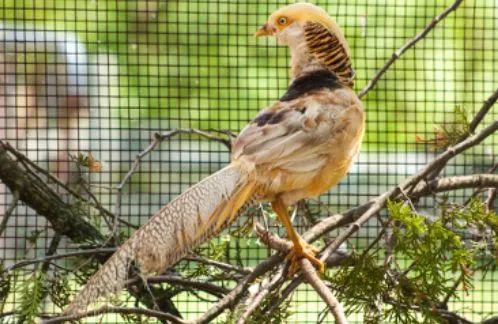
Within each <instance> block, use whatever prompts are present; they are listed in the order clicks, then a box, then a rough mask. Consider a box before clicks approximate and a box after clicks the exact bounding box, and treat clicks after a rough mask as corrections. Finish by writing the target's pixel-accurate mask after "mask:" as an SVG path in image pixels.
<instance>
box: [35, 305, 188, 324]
mask: <svg viewBox="0 0 498 324" xmlns="http://www.w3.org/2000/svg"><path fill="white" fill-rule="evenodd" d="M109 313H115V314H125V315H145V316H148V317H155V318H157V319H160V320H164V321H169V322H172V323H180V324H184V323H188V322H187V321H184V320H182V319H181V318H178V317H176V316H173V315H171V314H168V313H164V312H160V311H157V310H152V309H145V308H136V307H135V308H133V307H130V308H127V307H117V306H103V307H101V308H98V309H94V310H91V311H88V312H83V313H78V314H74V315H69V316H60V317H56V318H51V319H46V320H43V321H42V323H44V324H55V323H64V322H68V321H75V320H79V319H82V318H86V317H93V316H97V315H102V314H109Z"/></svg>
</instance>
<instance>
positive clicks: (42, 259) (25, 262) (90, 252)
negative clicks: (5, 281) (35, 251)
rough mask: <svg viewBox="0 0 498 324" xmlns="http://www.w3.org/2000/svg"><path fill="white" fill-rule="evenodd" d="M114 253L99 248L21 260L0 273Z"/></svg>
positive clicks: (107, 249) (108, 249) (114, 249)
mask: <svg viewBox="0 0 498 324" xmlns="http://www.w3.org/2000/svg"><path fill="white" fill-rule="evenodd" d="M115 251H116V248H99V249H92V250H83V251H77V252H69V253H64V254H55V255H49V256H44V257H40V258H36V259H31V260H23V261H19V262H17V263H14V264H13V265H11V266H8V267H6V268H5V269H4V270H3V272H1V273H5V272H7V273H8V272H10V271H12V270H14V269H18V268H22V267H26V266H28V265H31V264H37V263H43V262H47V261H52V260H58V259H64V258H70V257H75V256H83V255H95V254H111V253H114V252H115ZM1 273H0V274H1Z"/></svg>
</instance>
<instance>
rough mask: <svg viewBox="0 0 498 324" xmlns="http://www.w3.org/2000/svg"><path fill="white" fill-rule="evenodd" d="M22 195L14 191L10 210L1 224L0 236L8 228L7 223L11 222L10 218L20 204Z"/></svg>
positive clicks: (6, 212)
mask: <svg viewBox="0 0 498 324" xmlns="http://www.w3.org/2000/svg"><path fill="white" fill-rule="evenodd" d="M20 196H21V195H20V194H19V191H18V190H14V191H13V192H12V202H11V203H10V206H9V208H8V209H7V210H6V211H5V214H4V215H3V218H2V222H1V223H0V236H2V233H3V231H5V228H6V227H7V222H8V221H9V218H10V216H11V215H12V213H13V212H14V210H15V209H16V207H17V203H18V202H19V198H20Z"/></svg>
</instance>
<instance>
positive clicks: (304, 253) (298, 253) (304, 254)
mask: <svg viewBox="0 0 498 324" xmlns="http://www.w3.org/2000/svg"><path fill="white" fill-rule="evenodd" d="M316 253H318V249H317V248H315V247H314V246H313V245H310V244H308V243H306V242H305V241H302V240H300V244H297V245H296V244H295V245H294V247H293V248H292V250H291V251H290V252H289V254H288V255H287V257H286V258H285V259H286V260H287V261H289V262H290V267H289V275H290V276H292V275H294V274H295V273H296V272H298V271H299V268H300V267H301V266H300V264H299V261H300V260H301V259H302V258H306V259H308V261H310V262H311V264H312V265H314V266H315V267H316V268H317V270H318V271H319V272H320V273H323V272H324V271H325V265H324V264H323V262H322V261H321V260H320V259H318V258H317V257H315V255H316Z"/></svg>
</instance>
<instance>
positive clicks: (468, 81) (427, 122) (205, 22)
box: [0, 0, 498, 151]
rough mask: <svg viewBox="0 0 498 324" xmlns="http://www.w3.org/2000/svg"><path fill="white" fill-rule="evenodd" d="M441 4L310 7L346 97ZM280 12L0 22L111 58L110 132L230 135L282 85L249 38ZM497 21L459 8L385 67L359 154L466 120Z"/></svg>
mask: <svg viewBox="0 0 498 324" xmlns="http://www.w3.org/2000/svg"><path fill="white" fill-rule="evenodd" d="M449 3H451V1H436V2H434V1H431V0H417V1H396V0H383V1H380V0H379V1H367V0H355V1H338V0H335V1H316V4H318V5H321V6H323V7H325V8H326V9H327V10H328V12H329V13H330V14H331V15H332V16H334V17H336V19H337V21H338V22H339V24H340V25H341V26H342V27H343V28H344V31H345V34H346V37H347V39H348V41H349V43H350V46H351V48H352V57H353V62H354V68H355V70H356V72H357V82H356V89H358V90H359V89H361V88H362V87H363V86H364V85H365V84H366V82H367V81H368V80H369V78H371V77H372V76H373V74H374V72H375V71H376V70H377V69H378V68H379V67H380V66H382V64H383V63H384V62H385V61H386V60H387V59H388V58H389V57H390V56H391V55H392V53H393V52H394V51H395V50H396V48H398V47H400V46H401V45H402V44H403V43H404V42H405V41H407V40H408V39H409V38H411V37H413V36H414V35H415V34H416V33H417V32H418V31H420V30H421V29H422V28H423V27H424V26H425V25H426V24H427V23H428V22H429V21H430V20H431V19H432V17H433V16H435V14H437V13H438V12H440V11H442V9H443V8H444V7H445V6H446V5H448V4H449ZM283 4H286V2H285V1H269V2H262V1H247V0H246V1H225V0H222V1H217V2H210V1H154V0H149V1H135V0H134V1H114V0H113V1H102V0H100V1H81V0H72V1H70V0H67V1H55V0H46V1H35V0H3V5H2V10H0V19H2V20H3V21H11V22H16V23H17V24H22V25H24V26H35V27H38V28H43V29H48V30H60V31H74V32H75V33H76V34H77V36H78V38H79V39H80V40H81V41H83V42H84V43H85V44H86V47H87V50H88V52H89V53H90V54H102V53H105V54H110V55H115V56H116V59H117V61H116V63H115V64H117V71H118V75H119V82H117V84H112V85H110V86H111V92H112V96H111V109H112V113H113V115H112V116H113V117H114V118H116V119H117V120H118V121H119V123H120V125H121V127H139V125H141V124H142V123H143V122H146V121H148V120H156V119H166V120H168V121H169V123H170V125H171V127H180V126H181V127H186V126H188V127H196V128H203V129H210V128H214V129H232V130H238V129H240V128H241V127H242V126H243V125H244V124H245V123H246V122H247V120H249V119H250V118H251V116H254V114H255V113H256V112H257V111H258V110H259V109H261V108H262V107H265V106H267V105H268V104H270V103H271V102H273V101H274V100H275V99H276V98H278V97H279V96H280V95H281V94H282V93H283V89H285V87H286V85H287V84H288V81H289V80H288V72H287V65H288V58H287V49H286V48H282V47H278V46H276V44H275V41H274V40H272V39H270V40H262V39H256V38H254V37H253V36H252V33H253V32H254V31H255V30H256V28H257V27H258V26H259V25H261V24H262V23H264V22H265V20H266V18H267V16H268V14H269V13H271V12H272V11H273V10H275V9H276V8H278V7H279V6H281V5H283ZM497 12H498V8H497V7H496V6H495V1H494V0H481V1H465V3H464V5H463V6H462V7H461V8H460V9H458V11H457V12H456V13H455V14H452V15H450V17H448V18H447V19H446V20H445V21H444V22H443V23H442V24H441V26H440V27H438V28H436V29H435V30H434V31H433V32H431V34H430V35H429V36H428V37H427V39H426V40H425V41H423V42H421V43H419V44H418V45H417V46H416V48H415V49H414V50H410V51H409V52H408V53H406V55H405V56H404V57H403V59H401V60H399V61H398V62H397V63H396V64H395V66H394V67H393V68H392V69H391V70H390V71H389V72H388V73H387V74H386V75H385V77H384V78H383V79H382V81H381V82H380V83H379V84H378V86H377V88H376V90H375V91H372V92H371V93H370V94H369V95H368V96H367V97H366V99H365V106H366V108H367V112H368V118H367V121H368V127H367V134H366V141H365V143H366V144H365V146H364V148H365V149H383V150H393V151H395V150H399V149H404V150H407V149H409V150H413V149H416V148H417V146H416V145H415V144H414V142H415V135H416V134H424V133H430V132H431V131H432V129H433V127H434V125H436V124H438V123H441V122H443V121H444V120H445V114H448V113H451V112H452V111H453V109H454V107H455V106H456V105H464V106H465V108H466V109H467V110H468V111H469V112H472V111H473V110H475V109H476V103H479V102H480V101H481V100H483V99H484V98H485V96H486V94H488V93H490V92H491V91H492V90H493V88H494V85H495V84H494V82H492V81H494V80H495V78H496V77H495V75H496V74H497V69H498V67H497V65H498V63H497V62H498V61H497V59H496V55H497V54H496V48H495V45H494V44H495V43H496V30H495V27H496V16H497V15H496V14H497ZM24 59H26V60H29V58H24ZM20 60H23V58H20Z"/></svg>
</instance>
